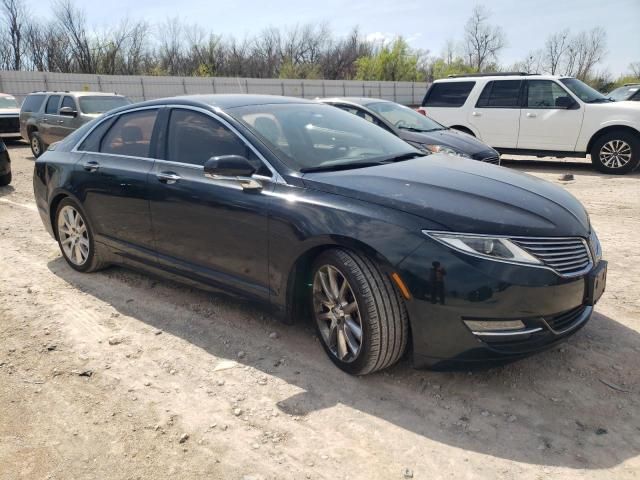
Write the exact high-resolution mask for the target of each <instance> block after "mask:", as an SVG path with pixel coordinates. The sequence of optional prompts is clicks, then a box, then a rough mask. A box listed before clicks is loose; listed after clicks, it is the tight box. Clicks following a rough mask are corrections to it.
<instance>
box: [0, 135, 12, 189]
mask: <svg viewBox="0 0 640 480" xmlns="http://www.w3.org/2000/svg"><path fill="white" fill-rule="evenodd" d="M10 183H11V158H9V151H8V150H7V147H6V145H5V144H4V142H3V141H2V139H0V187H4V186H6V185H9V184H10Z"/></svg>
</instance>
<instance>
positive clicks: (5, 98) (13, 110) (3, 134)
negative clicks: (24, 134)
mask: <svg viewBox="0 0 640 480" xmlns="http://www.w3.org/2000/svg"><path fill="white" fill-rule="evenodd" d="M19 117H20V107H19V106H18V102H17V101H16V98H15V97H14V96H13V95H7V94H6V93H0V138H4V139H19V138H20V121H19Z"/></svg>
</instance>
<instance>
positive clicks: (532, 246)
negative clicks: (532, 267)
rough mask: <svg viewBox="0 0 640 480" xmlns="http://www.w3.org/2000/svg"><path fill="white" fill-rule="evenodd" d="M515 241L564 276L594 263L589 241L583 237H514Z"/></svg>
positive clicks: (574, 274)
mask: <svg viewBox="0 0 640 480" xmlns="http://www.w3.org/2000/svg"><path fill="white" fill-rule="evenodd" d="M511 240H512V241H513V243H515V244H516V245H518V246H519V247H521V248H523V249H524V250H526V251H527V252H529V253H530V254H531V255H533V256H534V257H536V258H538V259H539V260H541V261H542V262H543V263H544V264H545V265H547V266H548V267H551V268H553V269H554V270H555V271H556V272H557V273H558V274H560V275H562V276H563V277H573V276H577V275H580V274H582V273H584V272H585V271H587V270H589V268H590V267H591V265H592V262H591V254H590V253H589V248H588V247H587V243H586V242H585V240H584V239H582V238H512V239H511Z"/></svg>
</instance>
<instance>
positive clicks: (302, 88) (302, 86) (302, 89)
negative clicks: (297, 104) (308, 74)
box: [300, 80, 304, 98]
mask: <svg viewBox="0 0 640 480" xmlns="http://www.w3.org/2000/svg"><path fill="white" fill-rule="evenodd" d="M300 86H301V93H302V98H304V80H300Z"/></svg>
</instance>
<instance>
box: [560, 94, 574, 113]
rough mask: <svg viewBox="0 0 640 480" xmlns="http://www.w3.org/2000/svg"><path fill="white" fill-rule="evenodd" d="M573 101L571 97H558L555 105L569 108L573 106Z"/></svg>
mask: <svg viewBox="0 0 640 480" xmlns="http://www.w3.org/2000/svg"><path fill="white" fill-rule="evenodd" d="M574 104H575V102H574V101H573V99H572V98H571V97H558V98H556V107H557V108H564V109H567V110H569V109H571V108H573V106H574Z"/></svg>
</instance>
